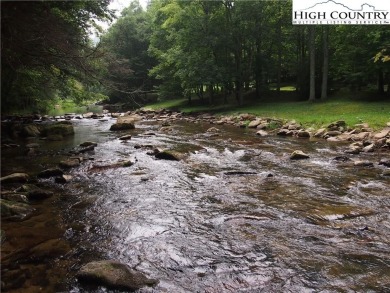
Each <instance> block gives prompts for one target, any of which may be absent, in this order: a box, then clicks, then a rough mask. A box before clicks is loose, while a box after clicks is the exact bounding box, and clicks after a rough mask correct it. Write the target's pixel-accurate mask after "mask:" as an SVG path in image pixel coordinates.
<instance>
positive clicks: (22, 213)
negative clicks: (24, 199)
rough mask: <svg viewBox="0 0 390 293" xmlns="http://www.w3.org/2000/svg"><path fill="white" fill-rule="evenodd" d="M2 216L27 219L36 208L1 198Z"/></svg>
mask: <svg viewBox="0 0 390 293" xmlns="http://www.w3.org/2000/svg"><path fill="white" fill-rule="evenodd" d="M0 205H1V217H2V218H15V219H21V220H23V219H25V218H27V217H28V216H30V215H31V214H32V213H33V212H34V211H35V209H34V208H33V207H31V206H30V205H28V204H25V203H21V202H15V201H9V200H5V199H0Z"/></svg>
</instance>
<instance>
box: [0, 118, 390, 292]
mask: <svg viewBox="0 0 390 293" xmlns="http://www.w3.org/2000/svg"><path fill="white" fill-rule="evenodd" d="M84 116H85V117H84ZM86 117H89V118H86ZM36 118H40V119H38V120H37V121H35V122H29V123H27V122H26V121H27V120H26V119H21V120H20V121H15V120H13V121H8V122H4V127H5V126H9V127H10V126H11V125H13V126H12V127H10V128H9V129H10V130H12V131H4V132H3V133H8V134H9V135H10V138H9V139H13V140H14V141H13V142H11V141H6V143H3V144H2V175H3V176H4V175H11V173H14V172H17V175H15V174H14V175H12V176H11V177H7V176H5V177H2V182H1V184H2V194H1V196H2V200H1V201H2V229H3V231H2V234H1V236H2V282H3V283H2V290H4V291H8V292H20V291H21V290H23V291H25V292H35V291H34V290H40V288H42V289H43V290H46V291H50V292H52V291H70V290H71V289H72V288H73V289H74V290H76V291H77V290H79V291H82V290H84V289H83V288H84V287H83V286H89V285H88V284H87V285H85V284H82V283H79V282H78V281H77V280H78V279H79V278H87V279H88V276H89V273H88V272H87V271H86V269H88V268H89V269H90V268H91V266H92V268H96V266H98V267H101V264H102V261H104V262H103V264H108V265H110V264H114V266H117V264H118V263H117V261H120V263H122V264H124V265H123V266H122V265H120V267H121V268H123V269H124V270H125V272H126V274H127V273H128V269H127V266H129V267H130V268H131V270H132V269H134V270H136V271H140V272H142V273H145V274H146V275H147V276H149V277H150V278H152V279H153V280H149V279H146V281H145V282H144V283H142V284H144V285H146V286H147V285H149V284H153V285H154V284H156V282H155V281H154V280H159V281H160V282H159V283H158V284H156V285H155V286H156V287H155V289H154V290H155V292H166V291H170V292H177V291H180V290H181V288H187V289H188V291H196V290H198V291H205V290H206V289H207V288H213V289H215V290H214V291H218V292H224V291H223V288H224V287H222V286H223V285H221V286H220V284H219V283H218V282H217V281H218V280H223V282H224V283H227V284H230V283H232V282H233V283H232V284H234V280H235V279H236V278H242V279H243V280H246V279H245V278H246V276H247V275H248V272H251V274H252V275H253V278H252V279H248V280H247V281H245V282H240V283H239V285H237V286H238V287H237V291H238V289H240V288H241V289H248V290H255V289H256V288H258V286H260V287H261V288H268V287H267V286H268V285H267V284H268V283H269V282H268V279H269V278H271V279H272V278H273V277H272V276H273V275H275V274H276V275H278V279H277V280H275V281H273V282H272V284H276V285H275V286H279V287H278V288H279V289H280V290H279V289H278V290H271V289H270V290H269V291H275V292H282V291H283V290H284V289H285V284H284V283H281V284H279V283H280V282H279V281H278V280H279V279H281V280H283V279H286V278H289V277H290V276H291V275H297V272H296V271H295V267H302V268H304V271H305V272H306V270H307V272H312V270H313V268H312V266H311V262H312V261H313V259H315V261H316V262H319V263H321V267H324V266H326V267H328V268H329V272H328V271H317V272H316V273H315V274H316V278H317V279H318V280H320V281H321V282H318V285H316V286H317V287H316V288H317V289H320V288H322V289H323V288H324V287H325V286H328V284H329V282H331V281H332V280H333V281H334V280H335V279H336V280H337V282H339V281H340V280H342V281H344V272H345V269H344V268H349V267H350V266H351V264H350V259H351V257H350V255H352V259H356V261H357V266H358V267H357V268H356V269H360V267H359V266H360V265H361V264H360V259H361V258H362V257H364V259H365V260H366V262H367V266H370V267H371V266H378V272H374V273H375V278H377V279H379V280H380V283H381V285H383V284H385V286H387V285H386V284H387V283H386V279H385V277H386V276H384V275H383V274H382V272H383V271H384V270H385V267H386V263H385V264H383V263H382V262H380V263H379V262H378V261H377V259H376V256H378V258H380V259H382V260H383V259H386V260H387V258H386V255H387V254H385V253H386V252H387V251H388V239H390V238H389V237H388V229H386V228H387V227H386V226H385V224H382V223H388V210H387V205H386V204H383V190H387V189H388V176H389V175H390V174H389V169H388V167H389V166H390V162H389V161H388V159H387V154H388V150H389V149H390V148H389V146H390V144H389V143H388V140H389V139H390V130H389V129H388V127H385V128H383V129H382V130H381V131H373V130H370V129H368V127H367V126H366V125H358V126H356V125H351V126H350V125H346V123H345V122H343V121H341V120H339V121H334V122H333V123H330V124H329V125H327V126H326V127H325V130H324V132H322V133H321V135H320V137H316V134H317V132H318V131H311V130H310V129H305V128H304V127H302V125H301V124H299V123H298V122H294V121H290V120H283V119H271V118H261V117H258V116H255V115H253V114H248V113H246V114H245V113H243V114H240V115H237V116H234V115H225V116H220V115H211V114H208V113H203V114H198V115H194V114H192V115H189V114H186V113H181V112H176V111H170V110H159V111H152V110H148V111H146V110H137V111H133V112H127V113H106V114H104V115H103V117H99V116H95V115H83V117H78V116H74V117H71V116H70V115H68V116H66V117H65V116H64V117H59V118H58V119H57V118H56V117H45V121H41V120H42V117H36ZM56 119H57V120H59V121H55V120H56ZM62 120H65V121H62ZM66 120H69V121H66ZM21 121H24V122H25V123H22V122H21ZM38 121H40V122H38ZM50 123H52V124H53V126H54V125H55V126H56V127H58V125H61V126H64V125H65V126H67V127H69V126H70V125H72V126H73V127H74V131H72V134H70V135H62V136H61V140H60V141H57V140H51V139H48V137H47V136H45V135H46V134H47V133H46V132H44V131H43V127H44V125H41V126H39V125H40V124H45V125H46V124H50ZM36 124H37V125H36ZM31 125H36V126H37V127H38V126H39V127H38V128H37V129H38V130H41V131H40V134H39V133H38V132H35V131H31V132H28V133H29V134H28V137H25V136H24V135H25V134H26V133H27V131H26V130H27V129H30V128H29V127H31ZM115 125H116V126H118V125H120V126H121V127H119V128H118V127H114V126H115ZM19 126H20V127H19ZM124 126H126V127H124ZM45 127H48V125H47V126H45ZM7 128H8V127H7ZM56 129H57V128H56ZM30 130H31V129H30ZM64 130H65V129H64ZM66 133H68V131H67V132H66ZM20 135H22V136H20ZM32 135H35V136H32ZM285 136H291V137H285ZM346 137H349V139H350V140H346V141H338V139H341V138H346ZM380 143H384V144H383V145H380ZM349 144H351V145H350V146H349ZM31 149H36V150H35V151H31ZM349 150H351V152H349ZM352 150H353V152H352ZM22 172H23V173H24V174H23V173H22ZM335 178H337V180H335ZM16 181H20V182H16ZM297 203H299V204H297ZM3 211H4V212H3ZM378 219H379V220H378ZM275 229H276V230H275ZM264 235H265V236H264ZM313 237H316V239H317V238H318V239H319V243H318V246H316V245H314V246H313V243H312V242H313V241H312V239H314V238H313ZM329 238H331V239H336V242H337V245H333V244H332V243H331V242H326V243H327V245H326V246H324V245H323V244H322V243H324V241H327V239H329ZM340 239H342V241H341V240H340ZM360 240H361V241H360ZM367 241H369V242H367ZM373 241H377V242H378V245H379V244H380V246H379V250H378V249H375V250H372V247H374V248H375V247H377V246H375V245H374V246H368V247H367V246H364V251H365V254H361V253H360V251H361V249H362V247H361V245H365V244H366V243H370V245H371V244H372V243H373ZM336 242H335V243H336ZM274 243H285V246H275V245H274ZM343 243H344V244H345V245H343ZM230 244H231V245H230ZM314 244H315V243H314ZM205 245H206V246H207V247H208V248H209V249H208V250H206V251H205V249H204V247H205ZM340 245H342V246H341V247H340ZM183 247H192V249H191V250H185V249H183ZM318 249H320V250H321V251H323V250H324V249H326V255H328V256H329V257H326V258H324V259H319V258H318ZM366 251H369V255H367V254H366ZM209 252H210V253H209ZM341 253H344V254H347V255H348V257H347V258H346V260H345V262H343V263H341V264H340V260H339V256H340V254H341ZM236 255H242V257H240V258H239V262H237V257H236ZM297 255H305V256H307V259H302V258H301V257H298V258H296V257H295V256H297ZM355 255H356V257H355ZM204 259H206V260H210V261H208V262H206V263H205V262H204ZM274 259H277V261H274ZM281 260H283V262H281ZM254 261H255V262H256V266H255V267H254V266H253V264H254ZM284 262H286V264H288V266H291V264H292V266H291V268H290V269H287V266H285V265H284ZM352 265H354V264H352ZM215 266H218V267H217V269H214V267H215ZM231 266H236V268H237V269H235V270H234V272H233V278H234V279H232V275H231V274H232V272H231V271H230V270H226V269H225V268H227V267H231ZM365 266H366V264H365ZM104 267H106V265H104ZM110 267H111V265H110ZM194 268H195V269H194ZM93 271H94V270H93ZM362 271H366V268H363V270H362ZM44 272H47V273H46V274H45V273H44ZM108 272H110V271H108ZM87 273H88V274H87ZM99 274H100V272H99ZM264 275H267V276H268V277H267V280H266V281H262V280H263V279H262V278H263V277H264ZM15 276H18V277H17V278H16V277H15ZM359 277H360V279H359V280H358V281H357V285H356V286H357V287H356V288H357V290H359V289H361V290H363V289H366V288H376V287H375V286H376V284H375V283H372V282H371V279H370V280H367V279H366V275H365V274H364V273H363V274H361V276H359ZM348 278H350V275H348ZM189 279H190V280H193V281H191V282H190V283H189V282H188V280H189ZM377 279H375V280H377ZM94 280H95V279H94ZM322 280H323V281H322ZM308 281H310V280H307V279H306V278H305V277H304V276H300V277H297V278H296V279H295V280H294V282H293V283H292V285H291V288H298V289H297V290H298V291H304V290H305V289H307V286H306V285H305V284H306V282H308ZM325 284H326V285H325ZM106 285H107V284H106ZM113 285H114V286H115V285H116V284H113ZM350 285H351V284H349V283H348V282H347V281H346V285H343V286H341V285H339V283H337V284H336V283H334V284H333V285H332V286H334V287H335V288H341V287H342V288H347V287H348V286H350ZM210 286H211V287H210ZM340 286H341V287H340ZM87 288H89V287H87ZM348 288H349V287H348ZM91 290H92V289H91ZM267 291H268V290H267ZM107 292H113V291H107Z"/></svg>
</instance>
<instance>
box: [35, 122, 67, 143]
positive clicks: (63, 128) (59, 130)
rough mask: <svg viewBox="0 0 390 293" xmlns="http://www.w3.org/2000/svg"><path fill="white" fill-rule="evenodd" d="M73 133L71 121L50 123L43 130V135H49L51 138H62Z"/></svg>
mask: <svg viewBox="0 0 390 293" xmlns="http://www.w3.org/2000/svg"><path fill="white" fill-rule="evenodd" d="M73 134H74V129H73V125H72V123H71V122H69V121H63V122H58V123H53V124H48V125H46V126H45V127H44V128H43V130H42V135H43V136H47V137H51V138H60V137H64V136H68V135H73ZM57 140H58V139H57Z"/></svg>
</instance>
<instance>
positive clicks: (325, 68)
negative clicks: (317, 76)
mask: <svg viewBox="0 0 390 293" xmlns="http://www.w3.org/2000/svg"><path fill="white" fill-rule="evenodd" d="M322 50H323V61H322V83H321V100H326V99H327V97H328V73H329V27H328V26H325V27H323V29H322Z"/></svg>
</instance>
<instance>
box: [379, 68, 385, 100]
mask: <svg viewBox="0 0 390 293" xmlns="http://www.w3.org/2000/svg"><path fill="white" fill-rule="evenodd" d="M378 94H380V95H381V96H383V95H384V94H385V79H384V76H383V70H382V68H380V69H378Z"/></svg>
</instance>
